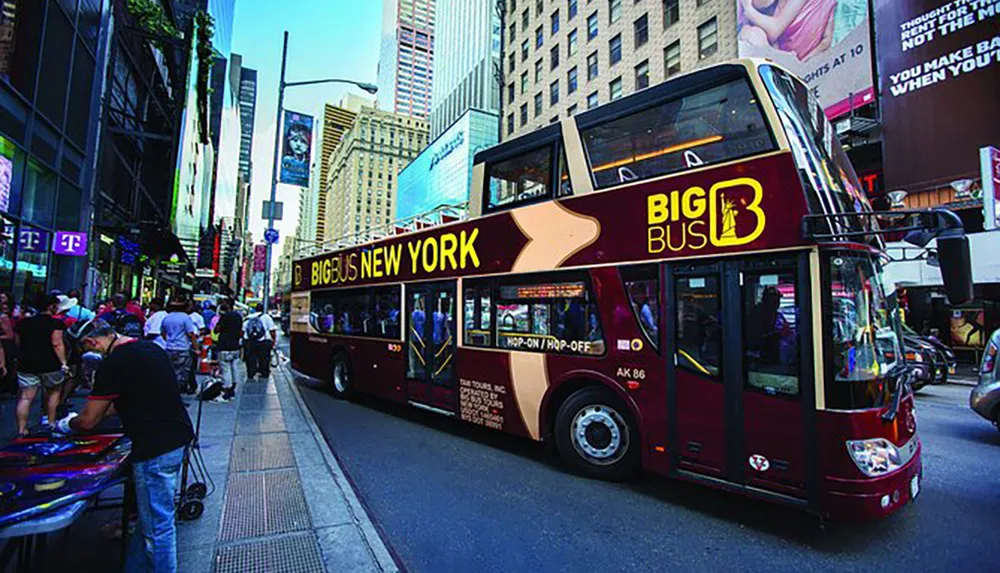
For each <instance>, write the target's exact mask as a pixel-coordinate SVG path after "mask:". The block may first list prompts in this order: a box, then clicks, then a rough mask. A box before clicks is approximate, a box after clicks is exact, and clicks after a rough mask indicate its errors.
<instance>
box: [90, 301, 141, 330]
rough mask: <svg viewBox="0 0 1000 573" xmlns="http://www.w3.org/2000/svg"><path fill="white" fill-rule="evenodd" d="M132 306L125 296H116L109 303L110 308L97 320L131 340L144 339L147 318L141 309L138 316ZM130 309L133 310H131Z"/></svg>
mask: <svg viewBox="0 0 1000 573" xmlns="http://www.w3.org/2000/svg"><path fill="white" fill-rule="evenodd" d="M130 305H132V303H131V301H129V300H128V298H127V297H126V296H125V295H123V294H116V295H114V296H112V297H111V300H109V301H108V306H107V309H106V310H105V311H104V314H101V315H98V317H97V318H100V319H101V320H103V321H104V322H106V323H108V324H110V325H111V326H112V327H113V328H114V329H115V330H117V331H118V334H121V335H124V336H128V337H131V338H142V331H143V326H144V323H145V322H146V317H145V315H143V314H142V310H141V309H139V312H138V314H137V313H136V312H135V308H134V307H132V306H130ZM130 308H132V310H129V309H130Z"/></svg>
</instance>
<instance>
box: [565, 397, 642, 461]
mask: <svg viewBox="0 0 1000 573" xmlns="http://www.w3.org/2000/svg"><path fill="white" fill-rule="evenodd" d="M555 438H556V447H557V448H558V449H559V453H560V455H561V456H562V457H563V459H564V460H566V463H568V464H569V465H570V467H571V468H572V469H573V470H574V471H575V472H577V473H579V474H581V475H584V476H587V477H593V478H598V479H606V480H622V479H625V478H627V477H628V476H630V475H631V474H632V473H634V472H635V470H636V468H637V467H638V465H639V443H638V440H639V435H638V432H636V430H635V424H634V423H633V422H632V416H631V414H630V412H629V411H628V408H626V407H625V404H623V403H622V401H621V400H620V399H619V398H618V397H617V396H615V395H614V394H613V393H611V392H610V391H608V390H606V389H604V388H600V387H596V386H591V387H587V388H582V389H580V390H577V391H576V392H575V393H573V394H572V395H571V396H570V397H569V398H567V399H566V401H565V402H563V403H562V405H561V406H560V407H559V412H558V413H557V414H556V428H555Z"/></svg>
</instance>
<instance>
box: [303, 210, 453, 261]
mask: <svg viewBox="0 0 1000 573" xmlns="http://www.w3.org/2000/svg"><path fill="white" fill-rule="evenodd" d="M468 206H469V204H468V203H467V202H466V203H458V204H455V205H440V206H438V207H435V208H434V209H432V210H430V211H427V212H426V213H421V214H419V215H414V216H412V217H407V218H405V219H397V220H396V221H393V222H391V223H388V224H385V225H378V226H374V227H371V228H370V229H365V230H363V231H358V232H357V233H351V234H349V235H345V236H343V237H339V238H336V239H331V240H329V241H324V242H322V243H313V242H312V241H307V244H305V245H303V246H301V247H296V248H295V250H293V251H292V259H304V258H308V257H315V256H317V255H322V254H325V253H332V252H334V251H339V250H342V249H349V248H351V247H356V246H358V245H364V244H366V243H373V242H375V241H379V240H381V239H386V238H389V237H397V236H400V235H405V234H407V233H413V232H416V231H421V230H423V229H429V228H431V227H436V226H438V225H444V224H447V223H453V222H455V221H463V220H465V219H466V218H468V216H469V211H468Z"/></svg>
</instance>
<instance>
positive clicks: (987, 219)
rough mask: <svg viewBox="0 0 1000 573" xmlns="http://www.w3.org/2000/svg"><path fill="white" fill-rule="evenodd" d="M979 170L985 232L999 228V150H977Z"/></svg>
mask: <svg viewBox="0 0 1000 573" xmlns="http://www.w3.org/2000/svg"><path fill="white" fill-rule="evenodd" d="M979 168H980V173H981V174H982V176H983V225H984V226H985V227H986V229H987V230H990V229H996V228H1000V211H998V210H997V207H998V206H1000V149H997V148H996V147H983V148H982V149H980V150H979Z"/></svg>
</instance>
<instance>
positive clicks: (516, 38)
mask: <svg viewBox="0 0 1000 573" xmlns="http://www.w3.org/2000/svg"><path fill="white" fill-rule="evenodd" d="M503 33H504V42H503V45H504V51H503V64H502V67H503V87H502V92H503V93H502V107H503V113H502V116H501V117H502V120H503V126H502V138H503V139H505V140H506V139H509V138H510V137H515V136H517V135H520V134H522V133H527V132H530V131H532V130H535V129H538V128H539V127H542V126H545V125H548V124H549V123H553V122H555V121H557V120H558V119H559V118H560V117H565V116H570V115H573V114H575V113H577V112H578V111H584V110H586V109H590V108H593V107H596V106H598V105H600V104H602V103H607V102H609V101H612V100H616V99H618V98H620V97H623V96H625V95H629V94H631V93H634V92H636V91H639V90H641V89H643V88H645V87H648V86H649V85H652V84H654V83H659V82H662V81H664V80H665V79H667V78H669V77H671V76H674V75H676V74H680V73H682V72H688V71H691V70H693V69H695V68H698V67H701V66H705V65H709V64H716V63H719V62H722V61H725V60H727V59H729V58H734V57H736V52H737V49H736V2H732V1H729V0H638V1H636V0H506V10H505V18H504V31H503Z"/></svg>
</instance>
